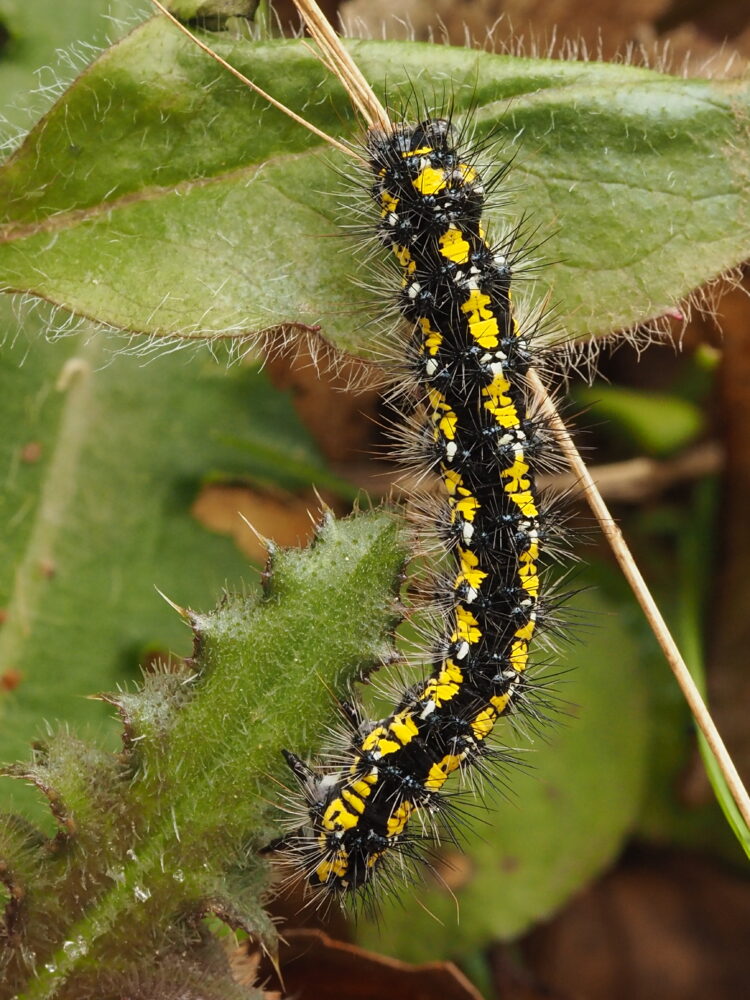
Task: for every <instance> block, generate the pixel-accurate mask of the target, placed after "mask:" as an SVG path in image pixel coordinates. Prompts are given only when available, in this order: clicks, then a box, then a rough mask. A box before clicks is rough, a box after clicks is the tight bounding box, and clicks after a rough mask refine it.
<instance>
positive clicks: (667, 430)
mask: <svg viewBox="0 0 750 1000" xmlns="http://www.w3.org/2000/svg"><path fill="white" fill-rule="evenodd" d="M572 396H573V399H574V401H575V402H576V403H577V404H580V405H582V406H585V407H589V406H590V407H591V408H592V412H593V414H594V420H595V421H596V422H597V424H599V423H601V422H602V421H611V422H612V423H613V424H614V427H613V428H612V429H613V430H614V431H616V432H618V431H619V436H620V437H621V438H624V439H627V440H628V441H630V442H631V445H630V446H631V448H632V446H633V443H634V444H635V445H636V446H637V447H638V448H639V449H641V450H642V451H644V452H646V453H647V454H649V455H670V454H672V453H673V452H675V451H678V450H679V449H680V448H684V447H685V446H686V445H688V444H690V442H691V441H693V440H694V439H695V438H696V437H697V436H698V435H699V434H700V432H701V430H702V429H703V424H704V411H703V410H702V409H701V408H700V407H699V406H698V405H696V404H695V403H692V402H690V401H689V400H687V399H681V398H680V397H678V396H674V395H670V394H669V393H666V392H644V391H642V390H638V389H628V388H623V387H622V386H614V385H602V384H601V383H600V382H597V383H596V384H595V385H593V386H576V387H575V388H574V390H573V392H572Z"/></svg>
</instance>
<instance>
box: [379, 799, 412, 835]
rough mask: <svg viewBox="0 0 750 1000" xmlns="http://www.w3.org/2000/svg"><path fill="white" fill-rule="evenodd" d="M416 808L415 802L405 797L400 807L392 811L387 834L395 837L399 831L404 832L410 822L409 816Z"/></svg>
mask: <svg viewBox="0 0 750 1000" xmlns="http://www.w3.org/2000/svg"><path fill="white" fill-rule="evenodd" d="M414 808H415V807H414V805H413V803H411V802H409V800H408V799H405V800H404V801H403V802H402V803H401V805H400V806H399V807H398V809H396V810H395V812H393V813H391V815H390V817H389V818H388V824H387V827H386V835H387V836H388V837H395V836H397V835H398V834H399V833H403V832H404V829H405V827H406V824H407V823H408V822H409V817H410V816H411V814H412V813H413V812H414Z"/></svg>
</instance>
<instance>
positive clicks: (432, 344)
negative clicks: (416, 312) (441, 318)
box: [418, 316, 443, 356]
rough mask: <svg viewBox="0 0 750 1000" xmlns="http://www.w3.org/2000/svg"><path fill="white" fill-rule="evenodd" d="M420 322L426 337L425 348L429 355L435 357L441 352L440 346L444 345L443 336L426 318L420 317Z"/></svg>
mask: <svg viewBox="0 0 750 1000" xmlns="http://www.w3.org/2000/svg"><path fill="white" fill-rule="evenodd" d="M418 322H419V325H420V327H421V328H422V334H423V336H424V345H423V346H424V348H425V350H426V351H427V353H428V354H432V355H433V356H434V355H435V354H437V352H438V351H439V350H440V345H441V344H442V343H443V335H442V333H440V332H439V331H438V330H433V329H432V327H431V326H430V321H429V319H427V317H426V316H420V318H419V321H418Z"/></svg>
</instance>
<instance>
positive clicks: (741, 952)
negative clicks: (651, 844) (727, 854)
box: [497, 851, 750, 1000]
mask: <svg viewBox="0 0 750 1000" xmlns="http://www.w3.org/2000/svg"><path fill="white" fill-rule="evenodd" d="M748 927H750V884H748V881H747V879H746V878H743V877H741V876H739V875H736V874H734V873H733V872H732V871H731V870H729V869H726V868H723V867H721V866H720V865H718V864H716V863H713V862H709V861H707V860H704V859H703V858H701V857H699V856H697V855H689V854H677V853H674V854H668V853H666V852H659V851H650V852H648V853H646V852H644V853H642V854H639V855H637V856H634V857H632V858H631V859H630V860H628V861H626V863H625V864H623V865H622V866H621V867H620V868H619V869H618V870H616V871H614V872H612V873H611V874H609V875H607V876H605V877H604V878H603V879H602V880H601V881H600V882H598V883H597V884H595V885H594V886H592V887H591V888H590V889H588V890H586V891H585V892H584V893H582V894H581V895H580V896H579V897H578V899H576V900H575V901H574V902H573V903H572V904H571V905H570V906H568V907H567V908H566V909H565V910H564V911H563V912H562V913H561V914H560V915H559V916H558V917H557V918H556V919H555V920H553V921H552V922H551V923H549V924H547V925H546V926H544V927H540V928H537V930H535V931H533V932H532V933H531V934H530V935H528V936H527V938H526V939H525V940H524V941H523V942H522V945H521V948H522V954H523V957H524V958H525V960H526V966H527V969H528V971H529V972H530V973H532V974H533V975H534V976H535V977H536V980H537V982H538V983H540V984H543V986H544V987H545V988H548V989H551V990H552V991H553V993H552V994H551V995H552V996H562V997H565V998H568V997H570V998H584V997H585V998H586V1000H634V998H636V997H637V998H638V1000H709V998H710V1000H737V998H739V997H744V996H746V995H747V983H748V972H749V971H750V962H749V961H748V953H747V929H748ZM497 986H498V992H499V995H500V996H503V997H505V996H506V994H505V993H504V992H502V989H503V982H502V981H500V982H498V984H497ZM554 991H557V992H554ZM511 995H512V994H511Z"/></svg>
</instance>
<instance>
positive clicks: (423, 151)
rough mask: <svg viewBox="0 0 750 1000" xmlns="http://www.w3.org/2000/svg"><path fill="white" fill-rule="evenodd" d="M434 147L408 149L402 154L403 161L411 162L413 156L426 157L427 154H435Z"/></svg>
mask: <svg viewBox="0 0 750 1000" xmlns="http://www.w3.org/2000/svg"><path fill="white" fill-rule="evenodd" d="M434 152H435V150H434V149H433V148H432V146H420V147H419V149H406V150H404V151H403V152H402V153H401V159H402V160H409V159H411V157H412V156H426V155H427V153H434Z"/></svg>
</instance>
